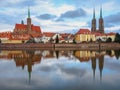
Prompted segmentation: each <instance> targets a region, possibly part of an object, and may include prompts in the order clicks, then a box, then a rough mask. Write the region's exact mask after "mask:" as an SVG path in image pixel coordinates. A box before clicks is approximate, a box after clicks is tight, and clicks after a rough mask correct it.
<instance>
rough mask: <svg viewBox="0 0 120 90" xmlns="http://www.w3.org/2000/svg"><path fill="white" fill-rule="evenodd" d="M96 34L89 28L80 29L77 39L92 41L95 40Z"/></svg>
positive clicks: (77, 40) (79, 40) (78, 40)
mask: <svg viewBox="0 0 120 90" xmlns="http://www.w3.org/2000/svg"><path fill="white" fill-rule="evenodd" d="M95 40H96V39H95V34H94V33H91V31H90V30H89V29H80V30H79V31H78V32H77V33H76V35H75V41H76V42H77V43H80V42H90V41H95Z"/></svg>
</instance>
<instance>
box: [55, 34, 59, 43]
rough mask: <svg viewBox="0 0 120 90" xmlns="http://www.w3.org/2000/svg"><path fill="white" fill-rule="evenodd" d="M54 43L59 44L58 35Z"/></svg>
mask: <svg viewBox="0 0 120 90" xmlns="http://www.w3.org/2000/svg"><path fill="white" fill-rule="evenodd" d="M56 43H59V37H58V35H57V36H56Z"/></svg>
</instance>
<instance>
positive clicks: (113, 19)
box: [105, 12, 120, 26]
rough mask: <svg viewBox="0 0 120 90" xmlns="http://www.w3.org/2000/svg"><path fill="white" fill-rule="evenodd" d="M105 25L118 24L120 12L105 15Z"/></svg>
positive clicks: (119, 22)
mask: <svg viewBox="0 0 120 90" xmlns="http://www.w3.org/2000/svg"><path fill="white" fill-rule="evenodd" d="M105 22H106V25H107V26H111V25H116V24H120V12H118V13H116V14H112V15H109V16H106V17H105Z"/></svg>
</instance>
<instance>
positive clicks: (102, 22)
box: [99, 7, 104, 33]
mask: <svg viewBox="0 0 120 90" xmlns="http://www.w3.org/2000/svg"><path fill="white" fill-rule="evenodd" d="M99 32H100V33H104V20H103V18H102V7H101V8H100V18H99Z"/></svg>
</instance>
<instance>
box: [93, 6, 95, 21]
mask: <svg viewBox="0 0 120 90" xmlns="http://www.w3.org/2000/svg"><path fill="white" fill-rule="evenodd" d="M93 19H95V8H94V11H93Z"/></svg>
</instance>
